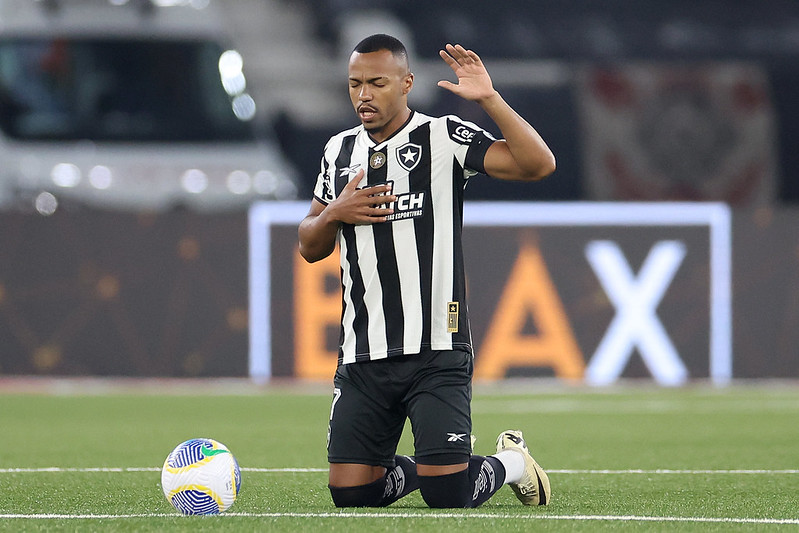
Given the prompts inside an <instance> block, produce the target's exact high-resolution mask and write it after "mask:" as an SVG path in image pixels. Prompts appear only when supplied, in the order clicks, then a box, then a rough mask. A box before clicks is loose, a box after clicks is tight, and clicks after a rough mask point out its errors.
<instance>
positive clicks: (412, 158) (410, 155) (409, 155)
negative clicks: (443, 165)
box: [397, 143, 422, 172]
mask: <svg viewBox="0 0 799 533" xmlns="http://www.w3.org/2000/svg"><path fill="white" fill-rule="evenodd" d="M421 160H422V147H421V146H419V145H418V144H416V143H405V144H403V145H402V146H400V147H399V148H397V162H398V163H399V164H400V166H401V167H402V168H404V169H405V170H407V171H408V172H410V171H411V170H413V169H414V168H416V165H418V164H419V161H421Z"/></svg>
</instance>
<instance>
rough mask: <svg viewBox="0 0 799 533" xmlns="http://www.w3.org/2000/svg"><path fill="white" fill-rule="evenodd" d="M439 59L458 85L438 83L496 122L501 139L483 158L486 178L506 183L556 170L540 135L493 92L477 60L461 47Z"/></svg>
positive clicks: (476, 57) (485, 71)
mask: <svg viewBox="0 0 799 533" xmlns="http://www.w3.org/2000/svg"><path fill="white" fill-rule="evenodd" d="M440 55H441V58H442V59H443V60H444V61H445V62H446V63H447V64H448V65H449V66H450V68H452V70H453V71H454V72H455V74H456V75H457V76H458V83H457V84H454V83H452V82H449V81H440V82H438V85H439V87H443V88H445V89H448V90H450V91H452V92H453V93H455V94H457V95H458V96H460V97H461V98H464V99H466V100H471V101H474V102H476V103H478V104H479V105H480V106H481V107H482V108H483V109H484V110H485V112H486V113H488V116H490V117H491V119H492V120H493V121H494V123H496V125H497V126H498V127H499V130H500V131H501V132H502V136H503V137H504V139H502V140H499V141H497V142H495V143H494V144H492V145H491V147H490V148H489V149H488V152H487V153H486V156H485V169H486V172H487V173H488V175H490V176H493V177H495V178H499V179H506V180H539V179H542V178H544V177H546V176H548V175H550V174H552V173H553V172H554V171H555V156H554V155H553V154H552V151H551V150H550V149H549V147H548V146H547V144H546V143H545V142H544V140H543V139H542V138H541V135H539V134H538V132H537V131H536V130H535V128H533V127H532V126H531V125H530V123H529V122H527V121H526V120H525V119H524V118H522V117H521V116H520V115H519V114H518V113H517V112H516V111H515V110H514V109H513V108H512V107H511V106H510V105H508V103H507V102H505V100H504V99H503V98H502V96H501V95H500V94H499V93H498V92H497V91H496V90H495V89H494V86H493V84H492V82H491V77H490V76H489V75H488V71H487V70H486V68H485V66H484V65H483V62H482V61H481V60H480V57H479V56H478V55H477V54H476V53H474V52H473V51H471V50H466V49H465V48H463V47H462V46H461V45H455V46H453V45H451V44H448V45H447V46H446V50H441V52H440Z"/></svg>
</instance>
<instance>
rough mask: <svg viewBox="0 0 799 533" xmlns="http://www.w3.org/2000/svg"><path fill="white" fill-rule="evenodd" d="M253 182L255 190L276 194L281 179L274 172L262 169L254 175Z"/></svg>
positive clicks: (259, 192)
mask: <svg viewBox="0 0 799 533" xmlns="http://www.w3.org/2000/svg"><path fill="white" fill-rule="evenodd" d="M252 182H253V183H252V185H253V188H254V189H255V192H257V193H258V194H265V195H270V194H275V191H276V190H277V185H278V182H280V179H279V178H278V177H277V176H276V175H275V174H274V173H273V172H270V171H268V170H261V171H259V172H257V173H256V174H255V176H253V180H252Z"/></svg>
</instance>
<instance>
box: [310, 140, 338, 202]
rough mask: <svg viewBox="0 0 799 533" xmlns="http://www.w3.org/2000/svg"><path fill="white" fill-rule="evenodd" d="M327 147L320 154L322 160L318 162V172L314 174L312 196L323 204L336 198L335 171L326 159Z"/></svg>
mask: <svg viewBox="0 0 799 533" xmlns="http://www.w3.org/2000/svg"><path fill="white" fill-rule="evenodd" d="M326 156H327V149H325V152H324V154H323V155H322V160H321V162H320V164H319V167H320V168H319V174H318V175H317V176H316V185H315V186H314V190H313V197H314V198H315V199H316V200H318V201H319V202H321V203H322V204H324V205H327V204H329V203H330V202H332V201H333V200H335V199H336V196H335V190H336V189H335V186H334V180H335V176H334V175H333V174H334V173H335V172H334V171H333V168H334V167H333V166H332V165H331V164H330V163H329V162H328V160H327V157H326Z"/></svg>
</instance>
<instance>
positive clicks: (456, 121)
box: [437, 115, 490, 144]
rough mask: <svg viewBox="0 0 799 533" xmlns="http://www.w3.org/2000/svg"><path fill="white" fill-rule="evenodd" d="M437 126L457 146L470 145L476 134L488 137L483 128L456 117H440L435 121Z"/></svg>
mask: <svg viewBox="0 0 799 533" xmlns="http://www.w3.org/2000/svg"><path fill="white" fill-rule="evenodd" d="M437 125H438V127H439V128H441V129H442V131H443V132H444V133H445V135H447V136H448V137H449V139H450V140H452V141H453V142H455V143H457V144H469V143H471V142H472V139H474V137H475V135H477V134H478V133H484V134H486V135H488V136H489V137H490V134H488V132H486V131H485V130H484V129H483V128H481V127H480V126H478V125H477V124H475V123H474V122H470V121H468V120H464V119H462V118H461V117H459V116H457V115H444V116H441V117H439V118H438V119H437Z"/></svg>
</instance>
